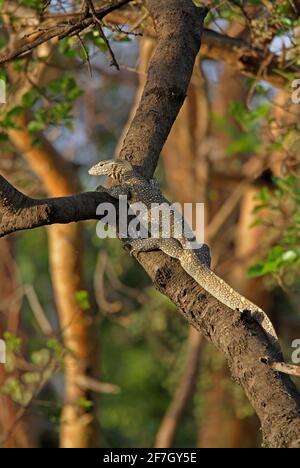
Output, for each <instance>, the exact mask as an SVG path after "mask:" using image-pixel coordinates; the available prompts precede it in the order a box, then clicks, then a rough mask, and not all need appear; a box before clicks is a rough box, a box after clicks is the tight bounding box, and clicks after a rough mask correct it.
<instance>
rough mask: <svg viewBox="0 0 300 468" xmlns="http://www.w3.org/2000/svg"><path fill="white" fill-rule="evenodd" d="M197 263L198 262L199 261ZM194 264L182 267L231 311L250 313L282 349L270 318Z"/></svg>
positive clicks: (203, 267)
mask: <svg viewBox="0 0 300 468" xmlns="http://www.w3.org/2000/svg"><path fill="white" fill-rule="evenodd" d="M195 261H196V262H197V260H195ZM193 263H194V262H193V261H189V262H183V263H182V266H183V268H184V269H185V270H186V272H187V273H188V274H189V275H190V276H192V277H193V278H194V280H195V281H197V283H198V284H200V286H202V287H203V288H204V289H205V290H206V291H207V292H209V293H210V294H211V295H212V296H214V297H215V298H216V299H218V300H219V301H220V302H222V304H224V305H226V306H228V307H229V308H230V309H233V310H236V309H238V310H239V311H249V312H250V313H251V315H252V317H253V318H254V319H255V320H256V321H257V322H259V323H260V324H261V326H262V328H263V329H264V330H265V331H266V333H267V334H268V337H269V338H270V339H271V341H272V343H273V344H275V345H276V347H277V349H278V348H280V347H279V342H278V337H277V334H276V332H275V329H274V327H273V325H272V323H271V321H270V319H269V317H268V316H267V315H266V313H265V312H264V311H263V310H262V309H260V308H259V307H258V306H257V305H255V304H253V302H251V301H249V300H248V299H246V298H245V297H243V296H242V295H241V294H239V293H238V292H237V291H235V290H234V289H233V288H232V287H231V286H230V285H229V284H227V283H226V282H225V281H224V280H222V279H221V278H219V277H218V276H217V275H216V274H215V273H214V272H213V271H212V270H210V269H209V268H208V267H207V266H205V265H199V262H197V265H193Z"/></svg>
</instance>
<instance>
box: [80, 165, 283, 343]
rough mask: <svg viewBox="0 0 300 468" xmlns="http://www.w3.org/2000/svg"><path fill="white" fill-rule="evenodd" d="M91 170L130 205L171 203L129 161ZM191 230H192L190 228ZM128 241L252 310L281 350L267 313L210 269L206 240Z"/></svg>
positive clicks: (236, 304) (239, 306) (241, 307)
mask: <svg viewBox="0 0 300 468" xmlns="http://www.w3.org/2000/svg"><path fill="white" fill-rule="evenodd" d="M89 174H90V175H93V176H103V175H106V176H108V177H110V178H111V179H112V180H113V181H114V182H116V183H118V184H120V185H118V186H116V187H112V188H110V189H105V190H107V191H108V192H109V193H110V195H112V196H113V197H114V198H119V197H120V196H121V195H122V196H125V195H126V196H127V197H128V203H129V206H133V205H134V204H135V203H137V202H142V203H143V204H144V205H146V207H147V210H148V214H149V213H150V212H151V209H152V210H153V209H157V208H156V207H157V204H159V205H160V204H165V203H167V204H168V205H169V206H170V203H169V202H168V200H167V199H166V198H165V197H164V196H163V195H162V193H161V191H160V188H159V185H158V183H157V181H156V180H155V179H151V180H150V181H148V180H147V179H145V178H144V177H142V175H141V174H140V173H139V172H138V171H137V170H136V169H134V167H133V166H132V165H131V164H130V162H129V161H125V160H108V161H102V162H100V163H98V164H96V165H95V166H93V167H92V168H91V169H90V170H89ZM99 189H103V187H99ZM153 204H155V205H153ZM153 206H154V208H153ZM173 222H174V223H175V224H176V223H180V225H181V226H182V225H183V223H185V226H186V222H185V221H184V220H183V219H182V218H180V216H179V217H178V216H175V217H174V218H173ZM173 228H174V226H173ZM174 232H175V229H174ZM179 232H180V231H179ZM188 232H189V233H191V232H192V231H191V229H190V231H188ZM171 236H172V234H171ZM191 241H192V242H193V248H191V246H190V245H191V244H190V243H191ZM125 244H126V245H128V246H130V248H131V253H133V252H135V253H137V254H138V253H139V252H149V251H153V250H161V251H162V252H164V253H166V254H167V255H169V256H170V257H172V258H175V259H178V260H179V262H180V264H181V266H182V268H183V269H184V270H185V271H186V272H187V273H188V274H189V275H190V276H191V277H192V278H193V279H194V280H195V281H196V282H197V283H198V284H199V285H200V286H202V287H203V288H204V289H205V290H206V291H208V292H209V293H210V294H211V295H212V296H214V297H215V298H216V299H218V300H219V301H220V302H221V303H222V304H224V305H226V306H228V307H229V308H231V309H233V310H239V311H240V312H243V311H249V312H250V314H251V316H252V317H253V318H254V319H255V320H256V321H257V322H258V323H259V324H260V325H261V326H262V328H263V329H264V331H265V333H266V335H267V337H268V338H269V340H270V342H271V343H272V344H273V345H275V346H276V349H277V350H278V351H279V350H280V345H279V342H278V337H277V334H276V332H275V330H274V327H273V325H272V323H271V321H270V319H269V317H268V316H267V314H266V313H265V312H264V311H263V310H262V309H261V308H259V307H258V306H257V305H255V304H253V303H252V302H251V301H249V300H248V299H246V298H245V297H243V296H242V295H241V294H239V293H238V292H237V291H235V290H234V289H233V288H232V287H231V286H230V285H229V284H227V283H226V282H225V281H224V280H222V279H221V278H219V277H218V276H217V275H216V274H215V273H214V272H213V271H212V270H211V269H210V253H209V247H208V246H207V245H206V244H202V245H199V246H198V247H197V248H195V247H194V246H195V239H194V238H193V236H192V235H191V236H189V238H187V237H185V236H183V237H178V238H175V237H170V238H162V237H159V238H151V237H150V238H145V239H141V238H137V239H133V238H129V239H126V241H125Z"/></svg>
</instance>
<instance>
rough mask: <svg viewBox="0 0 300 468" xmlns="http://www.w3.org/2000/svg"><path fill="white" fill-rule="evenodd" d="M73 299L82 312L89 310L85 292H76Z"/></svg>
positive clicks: (87, 295)
mask: <svg viewBox="0 0 300 468" xmlns="http://www.w3.org/2000/svg"><path fill="white" fill-rule="evenodd" d="M75 299H76V301H77V302H78V304H79V306H80V308H81V309H82V310H88V309H90V308H91V305H90V301H89V293H88V292H87V291H77V292H76V293H75Z"/></svg>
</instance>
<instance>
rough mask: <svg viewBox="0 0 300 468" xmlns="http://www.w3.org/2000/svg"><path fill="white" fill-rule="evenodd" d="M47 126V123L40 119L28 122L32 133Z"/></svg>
mask: <svg viewBox="0 0 300 468" xmlns="http://www.w3.org/2000/svg"><path fill="white" fill-rule="evenodd" d="M45 127H46V125H45V123H44V122H41V121H38V120H32V121H31V122H29V124H28V130H29V131H30V132H31V133H35V132H40V131H42V130H44V129H45Z"/></svg>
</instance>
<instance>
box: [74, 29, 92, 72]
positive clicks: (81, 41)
mask: <svg viewBox="0 0 300 468" xmlns="http://www.w3.org/2000/svg"><path fill="white" fill-rule="evenodd" d="M76 36H77V37H78V40H79V42H80V44H81V47H82V50H83V53H84V55H85V60H86V63H87V65H88V69H89V74H90V77H91V78H92V76H93V72H92V67H91V62H90V56H89V52H88V50H87V48H86V46H85V44H84V42H83V40H82V39H81V37H80V34H79V33H77V34H76Z"/></svg>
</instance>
